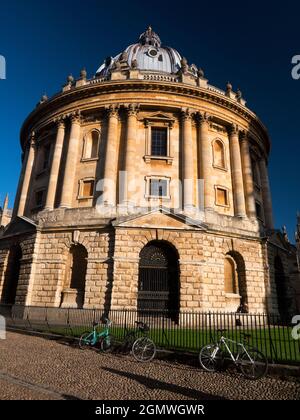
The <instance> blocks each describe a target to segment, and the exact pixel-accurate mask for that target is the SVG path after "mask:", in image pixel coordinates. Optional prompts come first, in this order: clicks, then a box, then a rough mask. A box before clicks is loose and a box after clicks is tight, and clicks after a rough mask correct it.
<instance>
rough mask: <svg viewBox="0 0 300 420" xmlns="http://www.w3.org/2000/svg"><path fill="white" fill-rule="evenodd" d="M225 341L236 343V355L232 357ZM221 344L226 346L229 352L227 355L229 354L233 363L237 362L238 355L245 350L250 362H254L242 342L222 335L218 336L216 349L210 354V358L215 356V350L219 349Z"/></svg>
mask: <svg viewBox="0 0 300 420" xmlns="http://www.w3.org/2000/svg"><path fill="white" fill-rule="evenodd" d="M226 342H230V343H233V344H235V345H237V346H238V348H239V351H238V353H237V356H236V357H234V355H233V354H232V351H231V350H230V348H229V346H228V345H227V343H226ZM222 345H224V347H225V348H226V350H227V352H228V353H229V355H230V357H231V359H232V361H233V362H234V363H235V364H236V363H237V362H238V360H239V357H240V355H241V354H242V352H245V353H246V354H247V356H248V357H249V360H250V361H251V363H254V362H253V360H252V358H251V356H250V355H249V353H248V351H247V349H246V347H245V346H244V344H242V343H238V342H237V341H234V340H231V339H230V338H227V337H224V336H222V337H221V338H220V340H219V342H218V343H217V347H216V349H215V350H214V351H213V354H212V358H213V359H214V358H215V357H216V354H217V352H218V351H219V349H220V348H221V346H222Z"/></svg>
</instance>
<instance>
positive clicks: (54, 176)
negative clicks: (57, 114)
mask: <svg viewBox="0 0 300 420" xmlns="http://www.w3.org/2000/svg"><path fill="white" fill-rule="evenodd" d="M64 138H65V123H64V120H63V119H59V120H58V121H57V134H56V141H55V148H54V153H53V158H52V165H51V171H50V177H49V184H48V191H47V199H46V205H45V208H46V209H47V210H53V208H54V203H55V195H56V189H57V182H58V174H59V167H60V161H61V155H62V149H63V143H64Z"/></svg>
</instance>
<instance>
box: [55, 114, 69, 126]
mask: <svg viewBox="0 0 300 420" xmlns="http://www.w3.org/2000/svg"><path fill="white" fill-rule="evenodd" d="M65 119H66V116H65V115H60V116H59V117H57V118H55V119H54V120H53V122H54V124H55V125H56V128H57V129H59V128H65V125H66V122H65Z"/></svg>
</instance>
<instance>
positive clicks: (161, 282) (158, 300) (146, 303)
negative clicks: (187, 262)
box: [137, 241, 180, 320]
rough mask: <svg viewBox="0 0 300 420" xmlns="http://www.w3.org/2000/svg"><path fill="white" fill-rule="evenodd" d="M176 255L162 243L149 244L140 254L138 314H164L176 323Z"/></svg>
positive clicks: (169, 246)
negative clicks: (144, 312) (161, 312)
mask: <svg viewBox="0 0 300 420" xmlns="http://www.w3.org/2000/svg"><path fill="white" fill-rule="evenodd" d="M179 290H180V285H179V264H178V253H177V251H176V249H175V248H174V247H173V246H172V245H171V244H169V243H167V242H164V241H152V242H149V243H148V244H147V245H146V246H145V247H144V248H143V249H142V251H141V253H140V265H139V283H138V300H137V306H138V310H139V311H149V312H153V313H154V314H155V313H159V312H160V311H164V312H165V311H166V312H167V314H168V316H169V317H170V318H172V319H174V320H177V318H178V313H179V309H180V304H179Z"/></svg>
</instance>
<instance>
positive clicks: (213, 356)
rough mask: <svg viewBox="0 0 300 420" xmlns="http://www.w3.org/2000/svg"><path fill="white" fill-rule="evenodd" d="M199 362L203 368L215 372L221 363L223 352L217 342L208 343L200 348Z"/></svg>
mask: <svg viewBox="0 0 300 420" xmlns="http://www.w3.org/2000/svg"><path fill="white" fill-rule="evenodd" d="M215 350H217V351H216V352H215ZM199 362H200V365H201V366H202V367H203V369H205V370H207V371H208V372H215V371H216V370H218V368H219V367H220V365H221V362H222V352H221V350H220V349H219V347H218V346H217V345H216V344H208V345H207V346H204V347H202V349H201V350H200V353H199Z"/></svg>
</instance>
